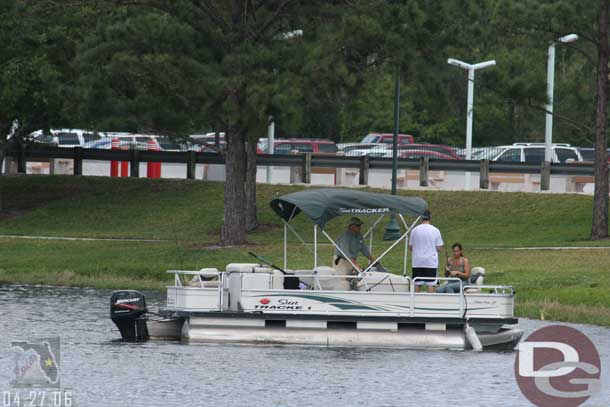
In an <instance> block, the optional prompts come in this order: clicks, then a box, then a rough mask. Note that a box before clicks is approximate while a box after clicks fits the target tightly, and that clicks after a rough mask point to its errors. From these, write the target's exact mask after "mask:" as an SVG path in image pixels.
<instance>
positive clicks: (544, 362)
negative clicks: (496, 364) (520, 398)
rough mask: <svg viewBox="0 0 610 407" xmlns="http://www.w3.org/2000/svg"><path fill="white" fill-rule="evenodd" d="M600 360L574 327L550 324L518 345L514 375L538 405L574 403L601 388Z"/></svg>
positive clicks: (572, 405)
mask: <svg viewBox="0 0 610 407" xmlns="http://www.w3.org/2000/svg"><path fill="white" fill-rule="evenodd" d="M600 369H601V362H600V358H599V353H598V352H597V349H596V348H595V345H594V344H593V342H591V340H590V339H589V338H588V337H587V336H586V335H585V334H583V333H582V332H580V331H579V330H577V329H574V328H571V327H567V326H561V325H551V326H547V327H544V328H542V329H539V330H537V331H534V332H533V333H532V334H531V335H530V336H528V337H527V339H526V340H525V341H523V342H521V343H520V344H519V346H518V352H517V356H516V359H515V378H516V379H517V384H518V385H519V388H520V389H521V391H522V392H523V394H524V395H525V397H527V399H528V400H529V401H531V402H532V403H533V404H535V405H537V406H539V407H547V406H548V407H551V406H553V407H576V406H579V405H581V404H582V403H584V402H585V401H587V400H588V399H589V398H590V397H591V396H592V395H593V394H595V393H596V392H598V391H599V390H600V388H601V381H600V376H601V370H600Z"/></svg>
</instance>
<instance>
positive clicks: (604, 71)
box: [591, 0, 610, 240]
mask: <svg viewBox="0 0 610 407" xmlns="http://www.w3.org/2000/svg"><path fill="white" fill-rule="evenodd" d="M608 8H610V0H600V8H599V14H598V20H597V117H596V121H595V193H594V196H593V222H592V224H593V225H592V228H591V240H599V239H605V238H607V237H608V150H607V148H608V58H609V56H610V55H609V54H610V51H609V44H608V23H609V21H608Z"/></svg>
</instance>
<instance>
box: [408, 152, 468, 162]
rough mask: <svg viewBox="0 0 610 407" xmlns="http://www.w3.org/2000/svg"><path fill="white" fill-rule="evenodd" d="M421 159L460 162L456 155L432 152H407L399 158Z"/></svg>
mask: <svg viewBox="0 0 610 407" xmlns="http://www.w3.org/2000/svg"><path fill="white" fill-rule="evenodd" d="M421 157H428V159H430V160H458V159H459V158H456V157H455V156H454V155H449V154H444V153H441V152H438V151H431V150H406V151H404V152H401V153H400V155H399V156H398V158H399V159H401V160H416V159H419V158H421Z"/></svg>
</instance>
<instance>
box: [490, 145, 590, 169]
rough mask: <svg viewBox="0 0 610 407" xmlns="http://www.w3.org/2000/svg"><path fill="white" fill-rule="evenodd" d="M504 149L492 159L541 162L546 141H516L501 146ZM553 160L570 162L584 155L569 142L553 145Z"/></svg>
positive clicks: (580, 159) (578, 159) (579, 159)
mask: <svg viewBox="0 0 610 407" xmlns="http://www.w3.org/2000/svg"><path fill="white" fill-rule="evenodd" d="M501 148H503V149H504V150H503V151H502V152H501V153H499V154H496V155H495V156H494V157H493V158H491V161H503V162H526V163H530V164H541V163H542V162H543V161H544V149H545V147H544V143H515V144H512V145H510V146H501ZM552 153H553V156H552V162H554V163H570V162H582V161H583V159H582V155H581V154H580V152H579V151H578V149H577V148H575V147H571V146H570V145H569V144H553V145H552Z"/></svg>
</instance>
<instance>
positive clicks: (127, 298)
mask: <svg viewBox="0 0 610 407" xmlns="http://www.w3.org/2000/svg"><path fill="white" fill-rule="evenodd" d="M146 311H147V309H146V299H145V298H144V295H143V294H142V293H141V292H139V291H134V290H123V291H115V292H113V293H112V296H111V297H110V319H112V322H114V324H115V325H116V326H117V328H119V331H121V336H122V337H123V339H125V340H128V341H146V340H148V328H147V327H146V317H145V316H144V314H146Z"/></svg>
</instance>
